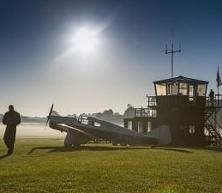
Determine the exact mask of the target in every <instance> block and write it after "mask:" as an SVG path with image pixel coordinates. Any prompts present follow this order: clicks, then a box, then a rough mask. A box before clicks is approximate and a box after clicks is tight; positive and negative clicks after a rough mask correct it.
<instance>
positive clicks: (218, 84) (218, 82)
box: [216, 66, 222, 87]
mask: <svg viewBox="0 0 222 193" xmlns="http://www.w3.org/2000/svg"><path fill="white" fill-rule="evenodd" d="M216 81H217V87H219V86H221V85H222V81H221V78H220V72H219V66H218V67H217V79H216Z"/></svg>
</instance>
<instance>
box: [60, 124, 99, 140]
mask: <svg viewBox="0 0 222 193" xmlns="http://www.w3.org/2000/svg"><path fill="white" fill-rule="evenodd" d="M57 125H58V126H60V127H62V128H63V129H64V130H66V131H67V130H68V129H71V130H72V131H73V132H75V133H79V134H83V135H86V136H87V137H89V138H95V136H93V135H92V134H90V133H87V132H85V131H83V130H81V129H77V128H75V127H72V126H69V125H67V124H64V123H62V124H57Z"/></svg>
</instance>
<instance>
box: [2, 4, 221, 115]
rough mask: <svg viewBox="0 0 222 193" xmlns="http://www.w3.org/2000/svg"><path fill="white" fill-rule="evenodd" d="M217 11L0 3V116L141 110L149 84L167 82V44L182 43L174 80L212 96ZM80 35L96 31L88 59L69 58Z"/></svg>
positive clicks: (217, 56)
mask: <svg viewBox="0 0 222 193" xmlns="http://www.w3.org/2000/svg"><path fill="white" fill-rule="evenodd" d="M221 10H222V3H221V1H216V0H214V1H210V0H209V1H204V0H199V1H198V0H195V1H194V0H184V1H182V0H180V1H178V0H175V1H174V0H137V1H135V0H117V1H115V0H84V1H83V0H73V1H66V0H59V1H56V0H51V1H47V0H42V1H41V0H35V1H34V0H27V1H22V0H20V1H10V0H7V1H4V0H2V1H1V2H0V25H1V28H0V88H1V92H0V94H1V95H0V99H1V100H0V112H4V111H6V110H7V106H8V104H14V105H15V107H16V109H17V110H18V111H20V112H21V113H22V114H25V115H41V116H45V115H46V114H47V113H48V110H49V108H50V105H51V103H54V104H55V108H56V109H57V110H58V111H59V112H61V113H62V114H68V113H81V112H98V111H102V110H104V109H107V108H112V109H113V110H114V111H119V112H123V111H124V110H125V108H126V105H127V104H129V103H130V104H133V105H135V106H141V105H144V106H145V104H146V98H145V95H146V94H153V93H154V91H153V83H152V81H154V80H158V79H164V78H169V77H170V56H169V55H165V54H164V53H163V52H162V50H163V49H164V45H165V44H166V43H169V42H170V40H171V39H172V38H174V42H175V46H177V45H178V42H179V41H180V42H181V44H182V53H181V54H177V55H175V75H184V76H188V77H191V78H197V79H203V80H208V81H210V84H209V87H212V88H214V89H215V87H216V82H215V79H216V70H217V65H218V64H222V23H221V21H222V11H221ZM82 28H87V29H90V30H91V31H96V32H97V34H96V38H97V43H96V45H95V47H93V51H91V52H89V53H82V52H80V51H78V50H75V51H73V48H74V47H75V45H74V44H75V41H73V39H74V38H75V34H76V32H77V31H78V29H82ZM85 43H86V42H83V44H85ZM83 46H84V45H83ZM221 69H222V65H221Z"/></svg>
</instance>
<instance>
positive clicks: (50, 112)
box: [45, 104, 54, 127]
mask: <svg viewBox="0 0 222 193" xmlns="http://www.w3.org/2000/svg"><path fill="white" fill-rule="evenodd" d="M53 106H54V104H52V106H51V109H50V111H49V115H48V116H47V121H46V124H45V127H47V125H48V122H49V119H50V117H51V114H52V111H53Z"/></svg>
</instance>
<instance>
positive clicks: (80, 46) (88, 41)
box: [72, 27, 98, 53]
mask: <svg viewBox="0 0 222 193" xmlns="http://www.w3.org/2000/svg"><path fill="white" fill-rule="evenodd" d="M97 35H98V33H97V32H96V31H94V30H93V29H91V28H89V27H81V28H80V29H78V30H77V31H76V33H75V34H74V37H73V41H72V42H73V44H74V48H75V50H76V51H79V52H81V53H91V52H94V51H95V50H96V46H97V44H98V37H97Z"/></svg>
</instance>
